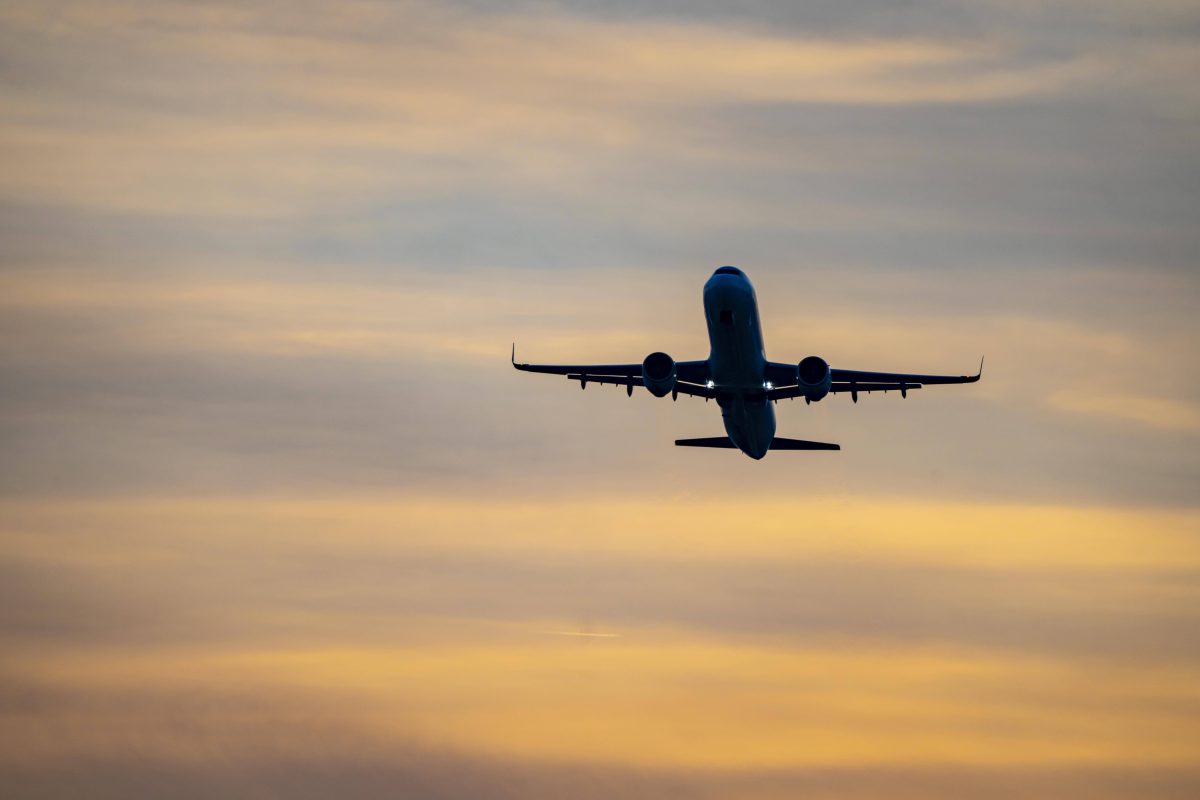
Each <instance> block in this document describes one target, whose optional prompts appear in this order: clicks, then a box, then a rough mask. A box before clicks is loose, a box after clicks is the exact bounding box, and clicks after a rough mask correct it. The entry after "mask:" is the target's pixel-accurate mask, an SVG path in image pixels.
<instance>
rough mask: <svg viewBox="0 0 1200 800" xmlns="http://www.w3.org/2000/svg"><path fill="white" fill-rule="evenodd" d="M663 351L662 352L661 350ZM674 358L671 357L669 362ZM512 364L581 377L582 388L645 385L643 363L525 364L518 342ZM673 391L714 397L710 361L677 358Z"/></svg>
mask: <svg viewBox="0 0 1200 800" xmlns="http://www.w3.org/2000/svg"><path fill="white" fill-rule="evenodd" d="M658 355H660V356H661V355H662V354H658ZM671 363H672V362H670V361H669V359H668V365H670V364H671ZM512 365H513V367H515V368H516V369H519V370H521V371H523V372H541V373H545V374H549V375H565V376H566V377H567V378H568V379H569V380H573V381H579V384H580V386H581V387H583V388H587V385H588V384H589V383H599V384H611V385H616V386H624V387H626V389H627V390H628V392H629V394H633V387H635V386H645V381H644V380H643V378H642V368H643V365H642V364H641V363H638V364H525V363H518V362H517V350H516V346H515V345H514V346H513V355H512ZM673 366H674V369H675V376H676V378H675V384H674V387H673V389H672V392H673V393H674V394H684V395H690V396H692V397H704V398H712V397H715V396H716V395H715V393H714V392H713V391H712V390H711V389H709V388H708V387H707V386H706V385H705V384H706V383H707V381H708V362H707V361H676V362H673Z"/></svg>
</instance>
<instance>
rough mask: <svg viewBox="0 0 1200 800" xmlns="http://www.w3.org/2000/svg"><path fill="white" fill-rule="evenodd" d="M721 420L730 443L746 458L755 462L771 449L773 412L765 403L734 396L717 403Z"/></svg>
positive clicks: (769, 404) (773, 432)
mask: <svg viewBox="0 0 1200 800" xmlns="http://www.w3.org/2000/svg"><path fill="white" fill-rule="evenodd" d="M721 417H722V419H723V421H724V422H725V432H726V433H727V434H729V438H730V440H731V441H732V442H733V443H734V444H735V445H737V447H738V449H739V450H741V451H742V452H743V453H745V454H746V455H748V456H750V457H751V458H754V459H759V458H762V457H763V456H765V455H766V454H767V451H768V450H770V449H771V440H772V439H774V438H775V409H774V407H773V406H772V405H771V403H770V402H769V401H767V400H747V399H746V398H745V396H744V395H741V394H738V395H734V396H732V397H730V398H728V399H726V400H725V401H724V402H722V403H721Z"/></svg>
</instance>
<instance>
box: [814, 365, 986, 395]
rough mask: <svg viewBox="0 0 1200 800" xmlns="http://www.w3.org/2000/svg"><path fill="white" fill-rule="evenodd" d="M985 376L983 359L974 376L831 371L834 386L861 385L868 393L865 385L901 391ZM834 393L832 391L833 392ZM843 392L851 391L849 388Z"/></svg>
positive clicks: (849, 370) (972, 379) (968, 381)
mask: <svg viewBox="0 0 1200 800" xmlns="http://www.w3.org/2000/svg"><path fill="white" fill-rule="evenodd" d="M982 376H983V359H982V358H981V359H979V371H978V372H976V373H975V374H974V375H921V374H917V373H909V372H869V371H865V370H856V369H830V370H829V377H830V379H831V380H832V381H833V383H834V385H837V384H846V385H847V386H850V385H853V384H859V385H860V389H859V391H866V390H864V389H862V388H861V386H862V385H863V384H878V385H880V386H889V387H892V388H896V389H899V388H900V387H901V386H907V387H909V388H912V387H913V385H914V384H922V385H925V386H931V385H936V384H948V383H975V382H976V381H977V380H979V379H980V378H981V377H982ZM831 391H832V390H831ZM842 391H850V389H849V388H847V389H843V390H842Z"/></svg>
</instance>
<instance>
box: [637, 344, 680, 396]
mask: <svg viewBox="0 0 1200 800" xmlns="http://www.w3.org/2000/svg"><path fill="white" fill-rule="evenodd" d="M642 383H644V384H646V388H647V389H649V390H650V394H652V395H654V396H655V397H666V396H667V395H669V394H670V393H671V390H672V389H674V388H675V359H673V358H671V357H670V356H669V355H667V354H666V353H651V354H650V355H648V356H646V360H645V361H643V362H642Z"/></svg>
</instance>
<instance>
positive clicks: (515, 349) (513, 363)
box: [512, 342, 519, 369]
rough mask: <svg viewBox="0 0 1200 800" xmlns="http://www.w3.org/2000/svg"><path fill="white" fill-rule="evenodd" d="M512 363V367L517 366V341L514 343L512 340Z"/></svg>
mask: <svg viewBox="0 0 1200 800" xmlns="http://www.w3.org/2000/svg"><path fill="white" fill-rule="evenodd" d="M512 365H513V366H514V367H516V366H517V343H516V342H513V349H512ZM517 368H518V369H519V367H517Z"/></svg>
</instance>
